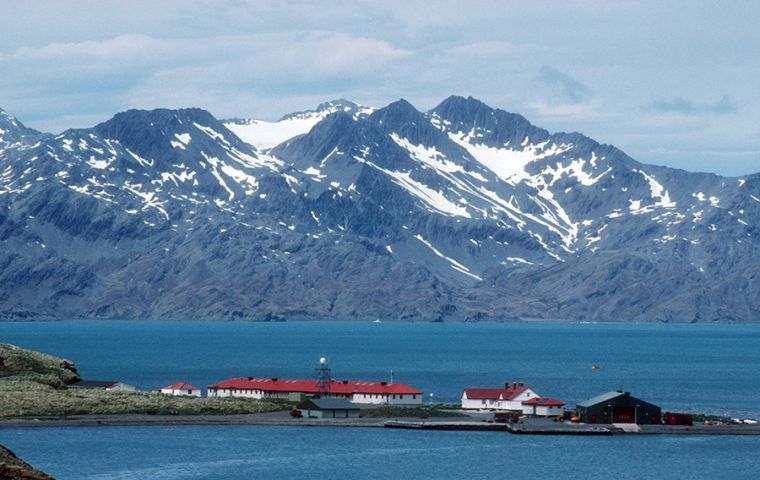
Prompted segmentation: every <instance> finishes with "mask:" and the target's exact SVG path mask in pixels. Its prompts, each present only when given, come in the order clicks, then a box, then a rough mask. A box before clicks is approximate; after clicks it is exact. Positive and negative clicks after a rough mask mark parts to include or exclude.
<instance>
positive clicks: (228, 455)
mask: <svg viewBox="0 0 760 480" xmlns="http://www.w3.org/2000/svg"><path fill="white" fill-rule="evenodd" d="M0 442H2V443H5V444H7V445H8V446H9V447H10V448H12V449H13V450H15V451H16V452H17V453H18V454H20V455H21V456H23V457H24V458H25V459H26V460H27V461H29V462H31V463H32V464H33V465H35V466H37V467H38V468H41V469H44V470H46V471H47V472H48V473H50V474H51V475H53V476H54V477H55V478H57V479H58V480H106V479H109V480H149V479H154V480H164V479H166V480H169V479H172V480H174V479H216V480H218V479H225V480H248V479H256V478H261V479H268V480H270V479H339V478H346V479H348V478H366V479H390V480H399V479H416V478H430V479H438V480H447V479H463V478H464V479H494V478H505V479H508V478H541V479H578V480H580V479H583V480H595V479H599V480H603V479H604V480H606V479H613V478H614V479H616V480H625V479H700V478H705V479H706V478H709V479H711V480H715V479H724V478H725V479H731V480H744V479H747V480H750V479H751V480H755V479H757V478H758V473H757V472H758V467H760V460H758V459H757V450H758V446H759V445H760V443H759V442H758V441H757V437H739V436H736V437H720V438H717V437H673V436H641V437H635V436H616V437H551V436H517V435H509V434H507V433H500V432H435V431H409V430H390V429H372V428H329V427H270V426H226V427H205V426H204V427H192V426H184V427H173V428H167V427H98V428H84V427H73V428H40V429H26V430H11V431H6V430H0Z"/></svg>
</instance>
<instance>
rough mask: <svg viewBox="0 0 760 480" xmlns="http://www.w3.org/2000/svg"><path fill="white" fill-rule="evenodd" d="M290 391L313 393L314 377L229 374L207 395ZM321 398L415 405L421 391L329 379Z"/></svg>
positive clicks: (284, 395)
mask: <svg viewBox="0 0 760 480" xmlns="http://www.w3.org/2000/svg"><path fill="white" fill-rule="evenodd" d="M291 394H303V395H317V394H319V383H318V382H317V381H316V380H288V379H280V378H253V377H248V378H233V379H230V380H225V381H223V382H219V383H216V384H214V385H209V387H208V396H209V397H248V398H257V399H270V398H271V399H282V400H288V399H289V398H290V397H291ZM325 398H345V399H347V400H350V401H351V402H353V403H362V404H374V405H419V404H421V403H422V391H421V390H416V389H414V388H412V387H409V386H407V385H404V384H402V383H388V382H349V381H347V380H343V381H336V380H330V383H329V388H328V394H327V395H325Z"/></svg>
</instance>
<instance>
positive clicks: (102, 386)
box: [69, 380, 137, 392]
mask: <svg viewBox="0 0 760 480" xmlns="http://www.w3.org/2000/svg"><path fill="white" fill-rule="evenodd" d="M69 388H82V389H89V390H107V391H109V392H134V391H136V390H137V389H136V388H135V387H134V385H129V384H128V383H124V382H117V381H115V380H80V381H78V382H75V383H72V384H71V385H69Z"/></svg>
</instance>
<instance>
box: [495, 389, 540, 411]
mask: <svg viewBox="0 0 760 480" xmlns="http://www.w3.org/2000/svg"><path fill="white" fill-rule="evenodd" d="M537 396H538V395H536V392H534V391H533V390H531V389H530V388H528V389H526V390H525V391H524V392H522V393H521V394H520V395H518V396H516V397H515V398H513V399H512V400H499V404H498V406H497V407H496V408H497V409H498V410H519V411H522V409H523V404H522V402H524V401H525V400H530V399H531V398H535V397H537Z"/></svg>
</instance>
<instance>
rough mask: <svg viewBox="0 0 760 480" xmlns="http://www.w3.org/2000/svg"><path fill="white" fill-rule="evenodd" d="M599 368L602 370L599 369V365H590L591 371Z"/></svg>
mask: <svg viewBox="0 0 760 480" xmlns="http://www.w3.org/2000/svg"><path fill="white" fill-rule="evenodd" d="M600 368H602V367H600V366H599V365H597V364H593V365H591V369H592V370H599V369H600Z"/></svg>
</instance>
